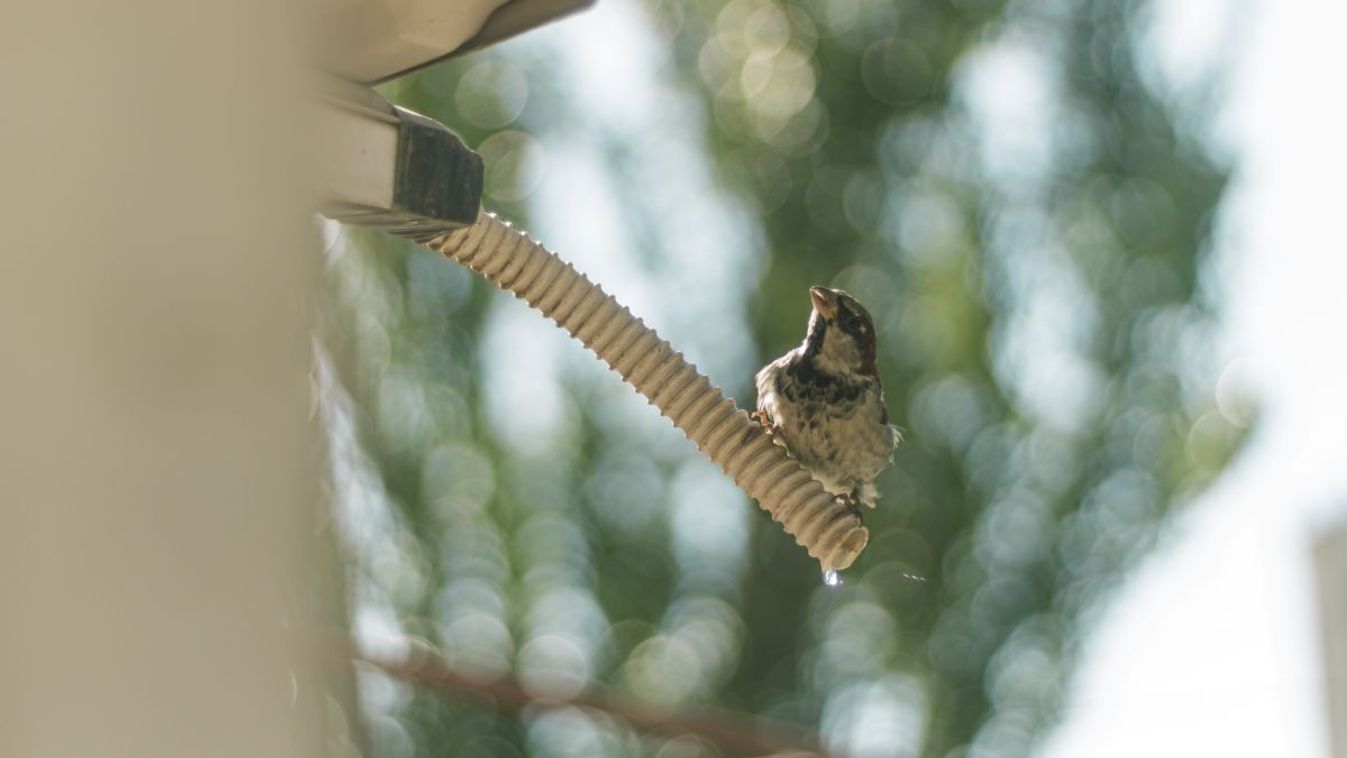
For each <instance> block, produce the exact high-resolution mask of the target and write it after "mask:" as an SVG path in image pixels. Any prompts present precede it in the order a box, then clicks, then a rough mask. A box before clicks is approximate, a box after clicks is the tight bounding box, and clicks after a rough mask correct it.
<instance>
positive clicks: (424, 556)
mask: <svg viewBox="0 0 1347 758" xmlns="http://www.w3.org/2000/svg"><path fill="white" fill-rule="evenodd" d="M1146 18H1147V16H1146V5H1145V3H1141V2H1127V1H1116V2H1115V1H1113V0H1065V1H1063V2H1055V3H1039V2H1019V3H1017V2H1010V3H1003V2H997V1H996V0H953V1H951V2H924V3H896V2H876V1H873V0H815V1H812V2H799V3H788V2H777V1H776V0H733V2H730V3H721V2H708V1H704V0H703V1H699V2H690V3H671V2H648V3H646V4H644V5H642V4H640V3H636V2H632V1H630V0H628V1H625V2H624V1H623V0H606V1H605V2H603V3H600V4H599V6H598V7H597V8H596V9H595V10H593V11H591V12H589V13H588V14H586V15H584V16H582V17H579V18H576V19H574V20H569V21H566V22H563V23H561V24H559V25H556V26H554V27H552V28H549V29H545V30H542V31H539V32H535V33H533V34H531V35H528V36H526V37H525V38H523V39H521V40H519V41H517V42H513V43H510V44H507V45H504V46H502V47H501V48H498V49H497V50H495V51H491V52H489V53H486V54H481V55H476V56H472V57H469V58H468V59H466V60H462V61H455V62H450V63H446V64H443V65H439V66H436V67H434V68H431V69H428V70H426V71H423V72H421V73H419V74H416V75H414V76H411V77H407V78H405V79H403V80H400V81H398V82H395V83H393V84H391V85H389V86H388V87H387V88H386V94H388V95H389V96H390V97H392V98H393V99H394V100H396V101H398V102H400V103H401V104H404V105H406V106H407V107H410V108H412V109H414V110H418V111H421V112H423V113H426V114H428V115H430V116H432V117H434V118H437V119H439V120H441V121H443V122H445V123H446V124H449V125H450V126H451V127H453V128H455V129H456V130H458V131H459V132H460V133H461V134H462V135H463V137H464V138H465V139H466V140H467V141H468V142H469V144H471V145H473V146H475V147H476V148H477V149H478V150H479V151H480V152H481V153H482V154H483V156H484V158H485V160H486V165H487V171H488V176H487V193H488V201H489V204H490V206H491V207H492V209H494V210H497V211H499V212H501V213H502V215H504V216H505V217H506V218H509V219H511V220H513V221H515V222H516V223H518V224H519V225H521V226H523V227H524V228H528V229H530V230H532V231H534V232H535V233H536V234H537V236H538V237H539V238H541V239H543V240H544V241H546V242H548V243H549V245H550V246H552V247H553V248H554V249H558V250H560V252H561V253H562V254H563V255H564V256H566V257H568V258H569V259H571V260H572V261H574V262H576V263H577V264H578V265H579V266H580V268H581V269H582V270H585V271H587V272H588V273H589V274H590V275H591V277H592V278H594V279H595V280H597V281H599V282H601V283H603V284H604V285H605V287H606V288H607V289H608V290H609V291H610V292H613V293H615V294H616V295H617V296H618V297H619V298H620V299H622V300H623V301H624V302H626V303H628V304H630V305H631V306H632V307H633V310H634V311H635V312H637V313H638V314H639V315H642V316H644V317H645V318H646V320H647V321H648V322H649V323H652V324H653V325H655V326H656V327H658V328H659V329H660V331H661V333H663V334H664V335H665V336H667V337H669V338H670V340H671V341H672V342H673V343H674V345H675V346H676V347H678V348H679V349H681V350H683V351H684V352H685V353H687V354H688V355H689V356H690V357H692V358H693V359H694V360H695V361H696V362H697V363H698V365H699V366H701V367H702V368H703V370H705V371H706V372H707V373H708V374H709V375H710V376H711V377H712V378H713V379H714V380H715V381H716V382H718V383H720V384H722V385H723V386H724V387H725V388H726V389H727V391H729V392H730V393H731V394H732V395H733V396H735V397H737V398H738V399H739V402H740V404H741V405H742V406H751V405H752V404H753V397H752V390H751V383H750V379H751V376H752V373H753V371H754V370H756V368H757V367H758V366H760V365H761V364H763V363H765V362H766V361H767V360H770V359H771V358H772V357H774V356H776V355H779V354H780V353H782V352H784V351H785V350H787V349H788V348H790V347H791V346H793V345H794V344H796V343H798V341H799V340H800V339H801V338H802V336H803V330H804V325H805V320H806V318H807V313H808V307H809V306H808V298H807V295H806V290H807V287H808V286H809V285H811V284H816V283H829V284H832V285H834V286H840V287H842V288H844V289H847V290H848V291H850V292H852V294H854V295H856V296H857V297H858V298H859V299H861V301H862V302H864V303H866V304H867V306H868V307H869V308H870V310H871V312H872V314H873V315H874V317H875V322H876V325H877V328H878V331H879V334H880V338H881V345H880V374H881V376H882V377H883V379H884V381H885V384H886V387H887V390H888V401H889V412H890V416H891V418H892V419H893V421H894V422H895V423H897V424H898V425H899V426H901V427H902V428H904V429H905V430H906V433H907V441H906V442H905V443H904V444H903V445H902V446H901V447H900V448H899V450H898V453H897V456H896V459H895V465H894V466H893V467H892V468H891V469H890V470H888V471H887V472H886V473H885V474H884V475H883V476H882V477H881V479H880V481H879V487H880V491H881V493H882V495H883V500H882V501H881V503H880V507H879V508H878V509H877V510H876V511H875V512H874V513H872V514H867V516H866V519H867V524H868V526H869V528H870V530H871V534H872V537H871V542H870V546H869V548H868V550H867V551H866V553H865V554H863V555H862V557H861V558H860V560H859V561H858V562H857V563H856V564H855V566H854V567H853V568H852V569H850V570H849V571H847V572H846V574H845V583H844V584H843V585H842V586H841V587H838V588H825V587H823V586H822V584H821V583H820V582H819V577H818V572H817V565H816V564H815V563H814V562H813V561H812V560H811V559H809V558H808V557H807V556H806V555H805V554H804V552H803V551H802V550H800V549H798V548H797V547H796V546H795V545H794V544H792V542H791V540H790V539H789V538H788V537H787V536H785V535H784V534H783V533H782V532H781V531H780V530H779V529H778V528H777V527H776V526H775V525H774V524H772V523H770V521H768V519H767V518H766V517H765V516H764V515H763V514H761V513H760V512H758V511H756V509H754V508H753V507H752V506H751V505H750V504H749V503H748V502H747V501H746V500H745V499H744V498H743V497H742V495H741V494H740V493H739V492H738V491H737V490H736V489H735V488H734V487H733V485H732V484H730V483H729V481H728V480H727V479H725V478H724V477H723V475H721V474H720V472H719V471H718V470H716V469H715V468H714V467H712V466H711V465H710V464H709V463H707V462H705V461H704V460H702V459H700V458H699V457H698V455H697V454H696V452H695V450H693V449H692V446H691V445H690V444H688V443H687V442H686V441H684V440H682V439H681V435H680V434H679V433H677V432H676V431H674V430H673V429H672V428H671V427H670V426H669V425H668V424H667V422H665V421H663V420H662V419H660V418H659V417H658V415H657V413H656V412H655V411H654V409H652V408H649V407H647V406H645V405H644V404H643V403H642V402H641V401H640V400H639V399H638V398H636V397H635V395H634V393H632V392H631V391H630V389H629V388H627V387H626V386H625V385H622V384H621V382H620V381H619V380H618V378H617V377H616V376H615V375H612V374H610V373H608V372H606V371H605V370H604V369H603V368H602V366H600V365H599V364H598V363H597V362H596V361H594V360H593V359H592V357H591V356H589V355H588V354H587V353H585V352H584V351H583V350H581V349H580V348H579V346H578V345H576V344H573V343H570V342H568V341H567V340H566V339H565V338H564V336H563V335H561V334H560V333H559V332H558V331H557V330H556V329H555V328H554V327H552V326H551V325H550V324H548V323H547V322H545V321H544V320H542V319H540V318H537V316H536V314H533V313H531V312H529V311H528V310H527V309H526V307H525V306H524V305H523V304H522V303H519V302H517V301H513V300H511V299H510V298H508V297H507V296H504V295H502V294H500V293H499V292H497V291H495V290H494V289H492V288H491V287H490V286H489V285H487V284H485V283H484V282H481V281H478V280H476V279H475V278H474V277H472V276H471V275H470V274H469V273H467V272H466V271H464V270H461V269H458V268H456V267H455V266H453V265H452V264H449V263H447V262H445V261H443V260H441V259H439V258H437V257H436V256H434V255H433V254H431V253H429V252H427V251H425V250H423V249H419V248H415V247H412V246H410V245H407V244H405V243H402V242H400V241H397V240H393V239H388V238H383V237H378V236H373V235H365V234H360V233H356V232H351V231H343V232H342V233H341V235H340V236H339V237H337V238H335V240H334V243H333V245H332V248H331V256H330V263H331V266H330V271H331V282H332V289H331V291H332V293H333V298H334V301H335V303H336V307H335V308H334V310H333V312H334V320H333V328H332V329H331V330H330V334H329V339H328V349H329V355H330V356H331V360H329V361H326V362H325V363H324V366H325V367H326V369H328V370H325V371H324V372H323V377H324V386H325V387H326V390H327V391H326V393H325V396H326V406H327V417H328V421H329V425H330V427H331V429H332V451H333V452H332V454H333V468H334V482H335V491H336V497H335V501H336V504H337V521H338V523H339V524H340V525H341V528H342V531H343V534H344V535H345V537H346V544H347V546H348V549H347V555H348V566H349V575H348V578H349V582H350V587H351V595H352V607H353V611H352V618H353V627H354V631H355V634H356V636H357V638H358V639H360V640H361V641H362V642H363V643H364V644H365V645H366V646H369V647H372V648H375V649H380V646H383V648H386V649H388V650H390V651H391V652H396V651H397V650H398V649H399V647H398V643H397V642H396V640H397V638H398V636H399V635H402V634H407V635H414V636H419V637H423V638H425V639H427V640H429V641H430V642H432V643H433V644H434V645H436V646H437V647H438V648H439V649H440V650H441V651H442V652H443V653H444V655H445V657H446V659H447V660H448V661H449V662H450V663H451V664H452V665H453V666H455V667H456V668H458V669H461V670H463V671H466V672H469V673H472V674H474V675H477V676H481V677H486V678H490V677H494V676H501V675H507V674H508V675H512V676H516V677H518V678H519V680H520V681H521V683H522V684H523V685H524V686H525V687H526V688H529V689H532V690H536V691H539V692H554V693H558V692H559V693H563V694H564V693H573V692H577V691H580V690H581V689H583V688H586V687H589V686H592V685H595V684H599V685H602V686H605V687H606V688H609V689H610V690H612V691H613V692H614V693H616V694H617V696H620V697H622V698H629V699H631V700H633V701H636V702H644V703H653V704H658V705H661V706H664V707H670V708H681V707H702V706H719V707H726V708H731V709H736V710H741V711H746V712H751V713H756V714H764V715H769V716H772V717H774V718H777V719H780V720H785V721H792V722H797V723H800V724H803V725H806V726H809V727H811V728H817V729H819V731H820V734H821V736H822V738H823V739H824V742H825V744H826V745H827V747H829V748H830V749H835V750H838V751H843V752H850V753H852V754H855V755H928V756H946V755H951V754H953V755H960V754H962V753H961V750H967V754H969V755H1022V754H1025V753H1028V752H1031V751H1032V748H1033V745H1034V740H1035V738H1036V737H1037V736H1039V735H1041V733H1042V729H1043V728H1044V727H1045V726H1046V725H1049V724H1050V723H1051V722H1052V719H1053V716H1054V713H1055V712H1056V709H1057V708H1058V706H1059V704H1060V700H1061V696H1062V692H1061V687H1062V683H1063V679H1064V676H1065V675H1066V673H1067V671H1068V669H1069V666H1070V664H1071V662H1072V659H1073V657H1074V654H1075V647H1076V644H1077V640H1078V637H1079V634H1080V633H1081V630H1082V629H1085V628H1087V627H1088V624H1089V621H1090V614H1091V611H1092V610H1093V609H1094V608H1096V607H1097V604H1098V603H1099V601H1100V600H1101V598H1103V597H1105V593H1106V592H1107V590H1108V589H1109V587H1110V586H1111V585H1112V584H1113V583H1114V582H1116V580H1117V579H1118V577H1119V575H1120V573H1121V572H1122V571H1123V570H1125V569H1126V567H1127V566H1128V565H1129V564H1130V563H1131V562H1132V561H1133V560H1134V559H1135V558H1136V556H1137V555H1138V554H1139V553H1140V552H1141V551H1144V550H1145V549H1146V548H1147V547H1148V546H1149V545H1150V544H1151V542H1152V540H1153V538H1154V536H1155V534H1156V530H1157V527H1159V526H1160V525H1161V524H1162V522H1163V518H1164V516H1165V514H1166V512H1167V511H1169V510H1170V509H1171V508H1173V507H1175V506H1176V505H1178V504H1181V503H1183V502H1184V501H1185V500H1187V499H1189V498H1190V497H1191V496H1192V494H1193V493H1194V492H1195V491H1197V490H1198V489H1199V488H1201V487H1202V486H1203V485H1204V484H1205V483H1206V482H1208V481H1210V480H1211V478H1212V477H1214V476H1215V475H1216V474H1217V473H1219V472H1220V471H1221V469H1222V468H1223V467H1224V465H1225V462H1226V461H1227V459H1228V458H1229V456H1230V455H1231V453H1232V452H1233V450H1234V449H1235V448H1236V447H1237V445H1238V442H1239V439H1240V438H1241V436H1242V434H1243V432H1242V430H1241V429H1240V428H1237V426H1236V425H1234V424H1232V422H1231V421H1229V420H1228V419H1227V418H1226V417H1224V416H1222V415H1220V414H1218V413H1216V412H1214V410H1213V409H1214V402H1213V391H1212V383H1213V379H1214V376H1213V374H1214V369H1213V365H1212V363H1211V360H1212V356H1211V355H1210V352H1209V342H1210V335H1211V329H1212V326H1213V303H1212V302H1211V298H1210V294H1209V292H1208V289H1207V288H1205V287H1204V286H1203V271H1204V269H1203V253H1204V251H1205V250H1206V249H1207V244H1208V243H1207V235H1208V229H1209V226H1210V223H1211V217H1212V213H1213V211H1214V209H1215V208H1216V206H1217V204H1218V203H1219V201H1220V199H1221V193H1222V190H1223V187H1224V185H1225V181H1226V176H1227V168H1226V167H1224V166H1222V165H1221V164H1220V163H1219V162H1218V161H1216V160H1215V159H1214V158H1213V157H1212V156H1211V155H1209V154H1208V152H1207V151H1206V150H1204V148H1203V145H1202V143H1201V140H1200V134H1201V129H1202V128H1203V126H1204V124H1203V122H1202V120H1201V119H1202V117H1203V113H1202V112H1200V109H1197V108H1194V107H1192V106H1190V105H1189V106H1184V107H1179V106H1178V105H1176V104H1174V103H1169V102H1166V101H1165V100H1164V99H1163V98H1162V97H1161V96H1159V95H1158V94H1157V91H1158V90H1159V88H1157V87H1155V86H1154V84H1155V83H1154V81H1152V80H1151V78H1150V77H1152V74H1153V70H1152V69H1151V68H1150V67H1148V66H1147V64H1146V62H1145V47H1146V46H1145V39H1144V36H1145V35H1144V31H1145V21H1146ZM359 680H360V692H361V698H362V708H363V710H364V714H363V718H364V719H365V720H366V721H367V723H368V727H369V739H370V742H371V745H370V750H371V751H372V754H375V755H380V756H385V755H418V756H419V755H455V756H458V755H493V756H497V755H498V756H513V755H536V756H552V755H556V756H570V755H576V756H580V755H583V756H590V755H614V754H623V755H626V754H633V755H635V754H646V753H650V754H655V753H659V754H661V755H673V754H679V755H682V754H684V753H687V754H702V753H706V754H714V750H713V748H711V747H709V746H705V745H698V744H693V743H687V742H670V743H665V742H661V741H659V740H654V739H643V738H639V737H637V736H636V735H635V734H634V733H633V732H632V731H631V730H630V729H629V728H628V727H626V726H624V725H622V724H620V723H618V722H616V721H614V720H612V719H606V718H604V717H602V716H601V715H596V714H594V713H593V712H589V711H581V710H578V709H563V710H553V711H545V712H544V711H538V712H534V711H526V712H525V713H524V714H523V715H514V714H510V713H506V712H498V711H496V710H495V709H492V708H489V707H483V706H482V705H480V704H472V703H466V702H458V701H454V700H451V699H445V698H443V697H440V696H437V695H433V694H427V693H424V692H421V691H417V690H414V689H410V688H408V687H406V686H405V685H401V684H398V683H395V682H393V681H391V680H389V679H386V678H384V677H382V676H380V675H377V674H374V673H372V672H369V671H361V672H360V674H359Z"/></svg>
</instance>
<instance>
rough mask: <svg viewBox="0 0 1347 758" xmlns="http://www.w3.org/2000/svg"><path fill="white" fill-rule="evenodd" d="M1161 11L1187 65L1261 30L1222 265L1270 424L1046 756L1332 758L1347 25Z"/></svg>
mask: <svg viewBox="0 0 1347 758" xmlns="http://www.w3.org/2000/svg"><path fill="white" fill-rule="evenodd" d="M1160 5H1161V15H1160V17H1161V19H1162V25H1167V26H1165V28H1162V29H1161V30H1160V34H1159V35H1158V36H1159V42H1160V46H1161V47H1162V48H1163V50H1162V53H1163V54H1162V56H1161V57H1162V58H1166V59H1167V60H1164V61H1162V63H1166V64H1169V65H1171V66H1183V65H1193V61H1192V60H1191V56H1190V55H1189V54H1188V53H1190V52H1191V51H1192V50H1193V49H1201V48H1203V47H1205V48H1208V49H1210V48H1211V45H1209V44H1206V42H1204V41H1203V40H1204V38H1205V33H1206V31H1209V30H1210V26H1211V23H1209V22H1220V23H1224V22H1223V21H1219V14H1220V13H1221V12H1224V13H1241V11H1246V12H1247V15H1245V16H1244V17H1242V18H1236V19H1234V20H1233V21H1234V23H1235V24H1236V26H1237V27H1238V28H1239V29H1241V30H1242V31H1240V32H1238V34H1237V37H1236V39H1237V40H1238V41H1240V42H1241V43H1242V44H1241V45H1240V47H1239V49H1237V50H1235V51H1234V52H1233V53H1231V54H1230V60H1231V62H1232V63H1233V65H1234V67H1235V69H1234V71H1233V72H1232V73H1231V90H1230V92H1229V93H1228V94H1229V97H1228V100H1227V104H1226V106H1225V108H1224V112H1223V114H1222V116H1223V118H1222V121H1221V124H1220V126H1221V131H1222V133H1223V137H1224V139H1225V142H1226V143H1227V145H1228V147H1229V149H1230V150H1231V151H1232V153H1233V155H1234V156H1235V157H1236V159H1237V161H1238V170H1237V172H1236V174H1235V177H1234V181H1233V183H1232V185H1231V187H1230V194H1229V196H1228V200H1227V203H1228V204H1227V205H1226V207H1225V209H1224V210H1223V212H1222V220H1221V226H1220V230H1221V231H1220V233H1219V240H1218V243H1219V247H1218V255H1219V259H1220V267H1221V271H1220V276H1219V279H1220V280H1221V281H1220V285H1221V287H1222V290H1223V292H1222V295H1221V298H1222V302H1223V303H1224V306H1223V307H1224V308H1225V313H1226V339H1227V341H1228V346H1227V347H1228V350H1229V354H1230V356H1231V357H1232V359H1233V369H1231V371H1232V374H1231V376H1232V377H1233V378H1235V380H1237V381H1240V382H1241V383H1242V384H1244V385H1245V387H1246V388H1247V389H1248V390H1250V391H1251V392H1252V393H1253V395H1254V396H1255V397H1256V398H1257V403H1258V405H1259V407H1260V411H1261V419H1260V425H1259V426H1258V427H1257V431H1256V432H1255V434H1254V435H1253V436H1252V437H1251V438H1250V440H1249V441H1248V445H1247V447H1246V449H1245V450H1244V452H1243V454H1242V455H1241V456H1240V458H1238V459H1237V460H1236V461H1235V462H1234V463H1233V464H1232V466H1231V468H1230V470H1229V471H1228V472H1227V474H1226V476H1224V477H1223V479H1222V480H1221V481H1219V482H1218V483H1217V485H1216V486H1215V487H1213V488H1212V489H1211V490H1210V491H1209V492H1208V493H1206V494H1205V495H1204V496H1203V497H1202V498H1200V500H1199V501H1198V502H1197V503H1195V504H1194V505H1193V507H1192V508H1191V509H1190V511H1189V512H1187V513H1185V514H1182V515H1181V516H1180V517H1179V518H1178V520H1177V521H1176V523H1175V526H1174V528H1173V530H1172V531H1171V533H1170V534H1169V536H1168V538H1167V539H1166V540H1165V541H1164V542H1162V544H1161V546H1160V547H1159V549H1157V550H1156V552H1155V553H1154V554H1153V555H1152V556H1151V557H1150V558H1149V559H1148V560H1147V561H1146V563H1145V564H1144V565H1143V567H1142V568H1141V569H1140V570H1139V571H1137V572H1136V573H1135V574H1134V575H1133V576H1132V577H1131V579H1130V580H1129V581H1128V582H1127V584H1126V586H1125V587H1124V588H1123V590H1122V592H1120V593H1119V596H1118V597H1117V599H1116V601H1115V602H1114V604H1113V607H1112V608H1111V609H1110V610H1109V611H1107V612H1106V613H1105V614H1103V616H1102V617H1101V619H1100V621H1099V625H1098V627H1097V628H1096V630H1094V632H1093V636H1092V637H1090V638H1088V639H1087V640H1086V644H1085V655H1084V659H1083V661H1082V665H1081V666H1080V668H1079V669H1078V670H1077V673H1076V675H1075V678H1074V683H1073V687H1072V689H1071V691H1070V694H1069V696H1068V704H1067V705H1068V712H1067V714H1066V715H1065V721H1064V723H1063V725H1062V726H1061V727H1060V728H1059V729H1058V730H1057V731H1056V733H1055V734H1053V735H1052V736H1051V738H1050V739H1049V740H1048V742H1047V744H1046V746H1045V750H1044V751H1043V754H1044V755H1047V756H1051V757H1052V758H1068V757H1069V758H1079V757H1080V756H1090V757H1094V756H1135V755H1141V754H1144V755H1147V756H1153V757H1157V758H1158V757H1160V756H1193V755H1221V756H1246V755H1247V756H1272V755H1277V756H1297V757H1304V758H1313V757H1314V756H1326V755H1328V754H1329V745H1328V739H1327V736H1328V727H1327V723H1326V720H1325V712H1324V704H1323V693H1324V688H1325V686H1326V681H1325V677H1324V673H1323V669H1322V663H1321V660H1320V640H1319V638H1318V634H1319V629H1318V627H1317V614H1316V608H1315V606H1314V584H1313V582H1314V578H1313V576H1312V572H1311V565H1310V550H1311V547H1312V544H1313V539H1314V537H1315V535H1316V534H1317V533H1318V532H1319V531H1320V530H1322V529H1323V528H1325V527H1326V526H1327V525H1329V524H1331V523H1333V522H1335V521H1340V520H1341V519H1342V518H1343V517H1344V516H1347V443H1344V441H1343V425H1344V422H1347V393H1345V392H1344V391H1343V388H1344V383H1343V377H1344V375H1347V350H1344V349H1343V347H1342V345H1343V327H1344V325H1347V298H1344V297H1343V296H1342V289H1343V283H1344V281H1347V244H1344V242H1343V233H1342V230H1341V228H1340V226H1341V215H1342V208H1341V205H1342V201H1343V197H1344V196H1343V192H1342V189H1341V186H1342V181H1343V177H1344V175H1347V146H1344V143H1343V135H1344V134H1347V108H1344V106H1343V104H1342V98H1341V97H1340V94H1339V93H1340V92H1341V73H1342V72H1343V71H1344V70H1347V50H1344V47H1343V46H1342V44H1341V40H1340V39H1339V36H1340V30H1341V29H1342V28H1343V25H1344V23H1347V7H1344V6H1342V5H1340V4H1330V3H1322V2H1311V1H1309V0H1290V1H1287V0H1260V2H1255V3H1252V4H1249V5H1248V6H1241V7H1240V8H1239V9H1230V8H1226V9H1224V10H1223V11H1221V10H1220V9H1219V8H1217V7H1216V5H1214V4H1213V3H1185V2H1184V1H1183V0H1165V2H1163V3H1161V4H1160ZM1213 13H1215V14H1217V17H1215V18H1214V17H1213V15H1212V14H1213ZM1204 14H1205V15H1204ZM1185 40H1190V41H1191V40H1195V41H1194V42H1193V44H1191V45H1189V46H1188V48H1189V49H1188V51H1187V52H1184V54H1182V55H1175V54H1174V53H1173V52H1172V51H1174V50H1178V51H1181V52H1182V51H1183V49H1184V41H1185ZM1165 51H1170V52H1165Z"/></svg>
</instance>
